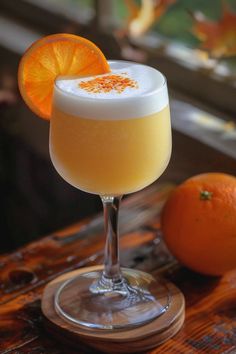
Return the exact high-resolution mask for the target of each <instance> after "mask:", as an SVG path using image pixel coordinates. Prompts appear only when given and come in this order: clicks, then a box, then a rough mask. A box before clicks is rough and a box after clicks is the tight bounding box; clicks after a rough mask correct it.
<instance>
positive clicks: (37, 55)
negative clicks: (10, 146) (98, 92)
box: [18, 33, 110, 119]
mask: <svg viewBox="0 0 236 354" xmlns="http://www.w3.org/2000/svg"><path fill="white" fill-rule="evenodd" d="M109 71H110V68H109V65H108V63H107V61H106V58H105V57H104V55H103V53H102V52H101V50H100V49H99V48H98V47H97V46H96V45H95V44H94V43H92V42H90V41H89V40H87V39H85V38H82V37H79V36H76V35H74V34H66V33H59V34H53V35H50V36H47V37H44V38H42V39H39V40H38V41H36V42H35V43H33V44H32V45H31V47H29V49H28V50H27V51H26V52H25V54H24V55H23V57H22V59H21V61H20V65H19V69H18V85H19V89H20V93H21V95H22V97H23V99H24V101H25V102H26V104H27V105H28V106H29V108H30V109H31V110H32V111H33V112H34V113H36V114H37V115H38V116H40V117H41V118H44V119H50V116H51V109H52V95H53V86H54V81H55V79H56V77H57V76H59V75H78V76H90V75H98V74H105V73H107V72H109Z"/></svg>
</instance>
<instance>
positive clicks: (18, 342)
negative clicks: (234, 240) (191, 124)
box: [0, 184, 236, 354]
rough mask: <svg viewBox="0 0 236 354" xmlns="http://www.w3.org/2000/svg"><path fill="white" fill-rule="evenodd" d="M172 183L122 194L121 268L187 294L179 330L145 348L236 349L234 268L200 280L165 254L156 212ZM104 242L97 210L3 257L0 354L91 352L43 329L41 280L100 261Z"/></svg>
mask: <svg viewBox="0 0 236 354" xmlns="http://www.w3.org/2000/svg"><path fill="white" fill-rule="evenodd" d="M172 188H173V186H172V185H169V184H161V185H160V184H159V186H158V185H155V184H154V185H153V186H151V187H149V188H147V189H146V190H144V191H142V192H139V193H136V194H134V195H133V196H131V197H130V198H127V199H125V200H124V201H123V205H122V210H121V213H120V214H121V215H120V219H121V227H120V229H121V235H122V236H121V249H122V251H121V263H122V265H125V266H127V267H136V268H139V269H142V270H146V271H148V272H152V273H160V274H162V275H163V276H165V277H167V278H169V279H170V280H171V281H173V282H174V283H175V284H176V285H177V286H178V287H179V288H180V289H181V290H182V292H183V293H184V295H185V298H186V321H185V325H184V327H183V329H182V330H181V331H180V332H179V333H178V334H177V335H176V336H175V337H174V338H173V339H171V340H169V341H167V342H166V343H164V344H162V345H161V346H160V347H158V348H156V349H153V350H151V351H148V352H147V353H152V354H154V353H168V354H169V353H170V354H172V353H173V354H175V353H176V354H177V353H187V354H192V353H212V354H216V353H225V354H226V353H227V354H229V353H231V354H232V353H236V302H235V299H236V271H233V272H231V273H228V274H226V275H225V276H224V277H222V278H211V277H204V276H201V275H198V274H195V273H193V272H191V271H189V270H187V269H185V268H183V267H181V266H180V265H179V264H178V263H177V262H176V261H175V259H173V257H172V256H171V255H170V254H169V252H168V250H167V249H166V247H165V245H164V243H163V241H162V238H161V234H160V231H159V214H160V210H161V208H162V206H163V203H164V202H165V200H166V198H167V196H168V194H169V192H170V191H171V190H172ZM103 245H104V237H103V218H102V216H101V215H98V216H97V217H95V218H92V219H88V220H84V221H83V222H81V223H79V224H77V225H74V226H71V227H70V228H67V229H66V230H63V231H60V232H56V233H54V234H53V235H50V236H48V237H45V238H43V239H42V240H40V241H37V242H34V243H31V244H29V245H26V246H25V247H23V248H22V249H20V250H18V251H16V252H13V253H12V254H8V255H6V256H1V257H0V353H1V354H3V353H4V354H6V353H12V354H23V353H27V354H43V353H45V354H62V353H66V354H75V353H80V354H85V353H96V351H95V350H94V349H91V348H89V347H87V346H86V347H85V345H84V344H82V343H81V347H80V349H79V350H74V349H72V348H70V347H68V345H66V346H63V345H62V344H61V343H59V342H58V340H54V339H53V337H52V336H51V335H50V334H48V333H47V332H46V331H45V329H44V321H43V316H42V313H41V309H40V300H41V295H42V292H43V289H44V286H45V284H47V283H48V282H49V281H50V280H52V279H53V278H55V277H56V276H58V275H60V274H62V273H64V272H66V271H69V270H73V269H75V268H77V267H83V266H89V265H94V264H99V263H101V262H102V258H103V251H102V250H103ZM111 353H112V348H111ZM124 353H125V352H124Z"/></svg>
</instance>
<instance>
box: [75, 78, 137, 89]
mask: <svg viewBox="0 0 236 354" xmlns="http://www.w3.org/2000/svg"><path fill="white" fill-rule="evenodd" d="M79 86H80V88H82V89H83V90H86V91H87V92H91V93H108V92H111V91H112V90H115V91H116V92H117V93H121V92H123V91H124V90H125V89H126V88H128V87H129V88H133V89H137V88H138V83H137V81H135V80H132V79H130V78H128V77H125V76H121V75H117V74H116V75H115V74H114V75H106V76H101V77H96V78H95V79H92V80H89V81H81V82H80V83H79Z"/></svg>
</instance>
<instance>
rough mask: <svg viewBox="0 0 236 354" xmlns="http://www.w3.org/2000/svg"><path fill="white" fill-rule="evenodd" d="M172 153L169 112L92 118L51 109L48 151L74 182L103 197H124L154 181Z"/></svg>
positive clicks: (69, 179)
mask: <svg viewBox="0 0 236 354" xmlns="http://www.w3.org/2000/svg"><path fill="white" fill-rule="evenodd" d="M170 154H171V128H170V113H169V107H168V106H167V107H166V108H164V109H163V110H162V111H161V112H158V113H156V114H153V115H150V116H146V117H142V118H132V119H125V120H112V119H110V120H94V119H88V118H81V117H76V116H72V115H69V114H66V113H63V112H62V111H60V110H58V109H57V107H54V108H53V114H52V119H51V126H50V155H51V159H52V162H53V164H54V166H55V168H56V170H57V171H58V173H59V174H60V175H61V176H62V177H63V178H64V179H65V180H66V181H67V182H68V183H70V184H71V185H73V186H75V187H77V188H79V189H81V190H84V191H87V192H90V193H94V194H100V195H122V194H127V193H131V192H135V191H138V190H140V189H142V188H144V187H146V186H147V185H149V184H151V183H152V182H154V181H155V180H156V179H157V178H158V177H159V176H160V175H161V174H162V172H163V171H164V170H165V168H166V166H167V164H168V162H169V158H170Z"/></svg>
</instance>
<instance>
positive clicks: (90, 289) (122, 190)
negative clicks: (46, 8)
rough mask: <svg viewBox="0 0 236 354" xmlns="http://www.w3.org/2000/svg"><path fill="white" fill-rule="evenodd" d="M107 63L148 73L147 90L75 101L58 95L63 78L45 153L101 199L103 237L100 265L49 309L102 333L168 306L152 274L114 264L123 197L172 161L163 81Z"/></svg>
mask: <svg viewBox="0 0 236 354" xmlns="http://www.w3.org/2000/svg"><path fill="white" fill-rule="evenodd" d="M109 63H110V67H111V70H115V69H117V68H119V70H121V71H124V72H125V71H126V69H127V68H130V67H131V66H132V70H133V72H134V73H135V71H137V70H139V71H140V70H141V71H142V70H143V71H144V72H145V71H146V70H148V72H149V74H150V73H151V74H150V77H152V76H153V77H152V80H153V82H154V84H153V88H152V89H151V90H149V92H146V93H145V92H144V93H143V94H141V96H140V95H139V96H134V97H130V96H129V97H126V96H125V95H122V97H121V96H120V97H118V96H117V97H116V96H115V95H114V96H113V97H109V98H108V99H106V97H103V98H101V97H100V98H96V95H92V97H91V98H90V97H84V96H81V97H80V96H78V95H74V93H70V92H68V91H67V90H64V89H63V87H62V86H61V85H60V80H64V79H63V78H62V79H60V78H59V79H58V80H57V81H56V82H55V86H54V100H53V113H52V119H51V123H50V155H51V159H52V162H53V164H54V166H55V168H56V170H57V171H58V173H59V174H60V175H61V176H62V177H63V178H64V179H65V180H66V181H67V182H68V183H70V184H71V185H73V186H75V187H76V188H79V189H81V190H84V191H87V192H90V193H94V194H98V195H100V197H101V200H102V203H103V207H104V220H105V233H106V245H105V260H104V268H103V269H101V270H91V271H90V270H89V271H88V270H86V271H85V272H84V273H82V274H80V275H79V276H77V277H74V278H72V279H69V280H68V281H66V282H64V283H63V284H62V285H61V286H60V288H59V290H58V291H57V293H56V296H55V308H56V311H57V312H58V313H59V315H60V316H62V317H63V318H64V319H65V320H68V321H71V322H73V323H75V324H78V325H82V326H85V327H89V328H96V329H104V330H111V329H125V328H130V327H132V326H139V325H143V324H144V323H146V322H149V321H151V320H153V319H154V318H156V317H158V316H160V315H162V314H163V313H164V312H165V311H167V309H168V307H169V304H170V294H169V292H168V289H167V288H166V287H165V286H164V285H163V284H162V283H161V282H160V281H158V280H157V279H155V278H154V277H153V276H152V275H150V274H147V273H144V272H142V271H138V270H135V269H127V268H121V267H120V263H119V237H118V211H119V205H120V201H121V198H122V195H124V194H128V193H132V192H136V191H139V190H141V189H143V188H144V187H146V186H148V185H150V184H151V183H153V182H154V181H155V180H156V179H157V178H158V177H159V176H160V175H161V174H162V173H163V171H164V170H165V168H166V166H167V164H168V162H169V159H170V154H171V125H170V112H169V103H168V92H167V83H166V80H165V78H164V76H163V75H162V74H161V73H160V72H159V71H157V70H155V69H153V68H149V67H147V66H144V65H139V64H136V63H128V62H123V61H111V62H109ZM153 78H154V79H153ZM65 80H66V78H65ZM68 80H70V78H69V79H68ZM131 96H132V95H131ZM78 252H83V250H78Z"/></svg>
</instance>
